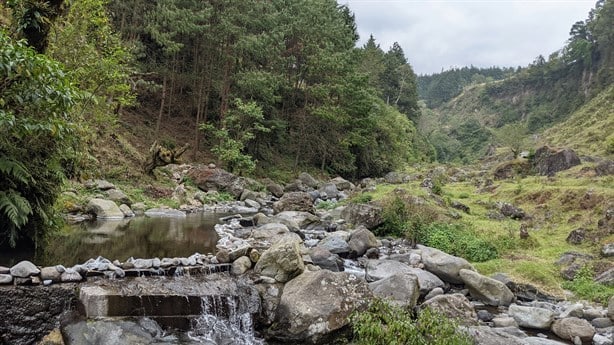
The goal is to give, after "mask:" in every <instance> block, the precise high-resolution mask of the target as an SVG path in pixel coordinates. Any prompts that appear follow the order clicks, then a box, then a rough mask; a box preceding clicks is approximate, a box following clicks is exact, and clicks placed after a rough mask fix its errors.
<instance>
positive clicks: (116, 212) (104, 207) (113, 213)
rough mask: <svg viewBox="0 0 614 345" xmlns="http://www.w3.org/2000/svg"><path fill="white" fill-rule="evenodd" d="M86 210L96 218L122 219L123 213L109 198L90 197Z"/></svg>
mask: <svg viewBox="0 0 614 345" xmlns="http://www.w3.org/2000/svg"><path fill="white" fill-rule="evenodd" d="M86 210H87V212H88V213H92V214H94V215H95V216H96V218H98V219H124V213H123V212H122V211H121V210H120V209H119V207H117V204H115V202H113V201H111V200H105V199H97V198H94V199H91V200H90V201H89V202H88V203H87V206H86Z"/></svg>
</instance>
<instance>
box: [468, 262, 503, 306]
mask: <svg viewBox="0 0 614 345" xmlns="http://www.w3.org/2000/svg"><path fill="white" fill-rule="evenodd" d="M459 275H460V277H461V279H462V280H463V282H464V283H465V286H466V287H467V288H469V292H470V293H471V296H473V297H474V298H476V299H479V300H480V301H482V302H484V303H486V304H488V305H492V306H500V305H501V306H508V305H510V303H512V300H514V294H513V293H512V291H510V289H509V288H508V287H507V286H506V285H505V284H503V283H502V282H500V281H498V280H495V279H492V278H488V277H485V276H483V275H481V274H479V273H477V272H475V271H471V270H467V269H461V270H460V271H459Z"/></svg>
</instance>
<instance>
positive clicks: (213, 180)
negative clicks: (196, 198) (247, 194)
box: [188, 166, 247, 199]
mask: <svg viewBox="0 0 614 345" xmlns="http://www.w3.org/2000/svg"><path fill="white" fill-rule="evenodd" d="M188 177H189V178H190V179H191V180H192V181H193V182H194V184H196V186H198V188H199V189H201V190H204V191H206V192H209V191H217V192H227V193H230V194H231V195H232V196H233V197H234V198H235V199H239V197H240V196H241V193H243V190H244V189H245V186H246V184H247V183H246V181H245V179H243V178H240V177H238V176H236V175H233V174H231V173H229V172H228V171H226V170H224V169H219V168H214V169H209V168H208V167H204V166H203V167H194V168H192V169H191V170H190V171H189V172H188Z"/></svg>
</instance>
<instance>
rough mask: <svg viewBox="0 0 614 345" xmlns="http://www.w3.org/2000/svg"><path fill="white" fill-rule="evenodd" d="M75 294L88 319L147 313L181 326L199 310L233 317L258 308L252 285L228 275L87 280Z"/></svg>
mask: <svg viewBox="0 0 614 345" xmlns="http://www.w3.org/2000/svg"><path fill="white" fill-rule="evenodd" d="M79 299H80V300H81V303H82V304H83V306H84V309H85V314H86V317H87V318H88V319H97V318H109V317H112V318H121V317H149V318H151V319H154V320H155V321H156V322H158V324H160V326H162V327H164V328H174V329H180V330H189V329H191V328H192V327H194V325H195V323H196V322H197V320H198V319H199V318H201V317H202V315H203V314H209V315H215V316H216V317H218V318H224V319H233V318H235V319H237V318H244V317H245V316H250V317H251V315H253V314H256V313H258V312H259V310H260V298H259V296H258V291H257V290H256V288H255V287H254V285H253V284H252V283H251V282H250V281H249V280H247V279H242V278H237V277H231V276H230V275H228V274H213V275H206V276H178V277H136V278H128V279H122V280H108V279H104V280H103V279H101V280H92V281H88V282H87V283H84V284H81V286H80V287H79Z"/></svg>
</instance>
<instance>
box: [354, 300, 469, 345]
mask: <svg viewBox="0 0 614 345" xmlns="http://www.w3.org/2000/svg"><path fill="white" fill-rule="evenodd" d="M351 326H352V329H353V331H354V335H355V338H354V339H353V340H354V341H355V342H356V344H359V345H363V344H365V345H367V344H368V345H380V344H381V345H390V344H398V345H400V344H415V345H427V344H429V345H444V344H445V345H465V344H466V345H469V344H473V340H472V339H471V337H470V336H469V335H467V334H464V333H463V332H462V331H460V330H459V329H458V327H457V324H456V322H455V321H454V320H451V319H449V318H447V317H445V316H443V315H440V314H438V313H436V312H434V311H431V310H430V309H429V308H426V309H424V310H421V311H420V312H419V313H418V315H417V317H414V314H413V313H412V311H411V310H409V309H407V308H402V307H397V306H394V305H392V304H390V303H388V302H387V301H385V300H382V299H375V300H373V301H372V302H371V303H370V305H369V308H368V309H367V310H366V311H364V312H357V313H355V314H353V315H352V317H351Z"/></svg>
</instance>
